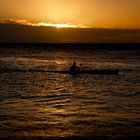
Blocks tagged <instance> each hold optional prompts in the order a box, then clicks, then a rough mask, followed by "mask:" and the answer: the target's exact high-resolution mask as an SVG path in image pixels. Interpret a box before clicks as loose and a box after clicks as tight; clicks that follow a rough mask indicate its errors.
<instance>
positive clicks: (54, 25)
mask: <svg viewBox="0 0 140 140" xmlns="http://www.w3.org/2000/svg"><path fill="white" fill-rule="evenodd" d="M38 26H48V27H56V28H77V26H76V25H71V24H54V23H44V22H40V23H38Z"/></svg>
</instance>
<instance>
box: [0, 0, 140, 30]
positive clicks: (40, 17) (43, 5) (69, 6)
mask: <svg viewBox="0 0 140 140" xmlns="http://www.w3.org/2000/svg"><path fill="white" fill-rule="evenodd" d="M0 19H22V20H31V21H41V22H48V23H56V24H67V23H69V24H72V25H76V24H82V25H87V26H93V27H108V28H112V27H113V28H140V0H0Z"/></svg>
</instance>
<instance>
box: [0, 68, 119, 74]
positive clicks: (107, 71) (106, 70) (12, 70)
mask: <svg viewBox="0 0 140 140" xmlns="http://www.w3.org/2000/svg"><path fill="white" fill-rule="evenodd" d="M0 72H46V73H60V74H71V75H76V74H100V75H118V74H119V70H117V69H116V70H111V69H103V70H99V69H96V70H76V71H75V72H74V73H71V72H70V71H68V70H64V71H51V70H33V69H29V70H21V69H5V70H4V69H3V70H0Z"/></svg>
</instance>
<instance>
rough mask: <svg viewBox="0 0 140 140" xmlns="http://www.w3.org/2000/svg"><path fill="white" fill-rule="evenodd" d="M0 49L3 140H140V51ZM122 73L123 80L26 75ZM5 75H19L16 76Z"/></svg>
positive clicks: (119, 77) (48, 47)
mask: <svg viewBox="0 0 140 140" xmlns="http://www.w3.org/2000/svg"><path fill="white" fill-rule="evenodd" d="M82 47H83V46H81V47H78V48H75V47H73V46H72V45H71V46H65V45H63V47H55V45H53V46H51V45H47V44H46V45H45V46H44V47H40V46H36V47H34V45H33V44H30V45H28V44H24V46H23V45H22V44H19V45H18V47H14V45H12V46H11V47H7V46H4V45H1V47H0V69H5V71H2V72H0V138H7V137H9V138H10V137H19V138H23V137H24V138H52V139H53V138H69V137H78V138H95V137H109V138H127V137H133V136H138V137H139V136H140V49H136V48H135V49H133V47H132V49H130V48H129V49H127V48H126V49H103V48H102V49H97V48H96V49H94V47H92V46H91V48H90V47H88V48H86V46H84V48H82ZM73 62H77V66H79V67H80V68H81V69H82V70H90V69H119V75H88V74H85V75H80V74H79V75H75V76H73V75H69V74H61V73H60V74H59V73H58V74H55V73H47V72H41V71H40V72H35V71H26V72H19V71H16V70H18V69H23V70H29V69H33V70H57V71H58V70H68V69H69V68H70V66H71V64H72V63H73ZM6 69H15V71H14V72H10V71H6Z"/></svg>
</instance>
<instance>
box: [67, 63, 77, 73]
mask: <svg viewBox="0 0 140 140" xmlns="http://www.w3.org/2000/svg"><path fill="white" fill-rule="evenodd" d="M77 70H79V67H77V66H76V62H73V64H72V66H71V67H70V70H69V71H70V74H76V73H77Z"/></svg>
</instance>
